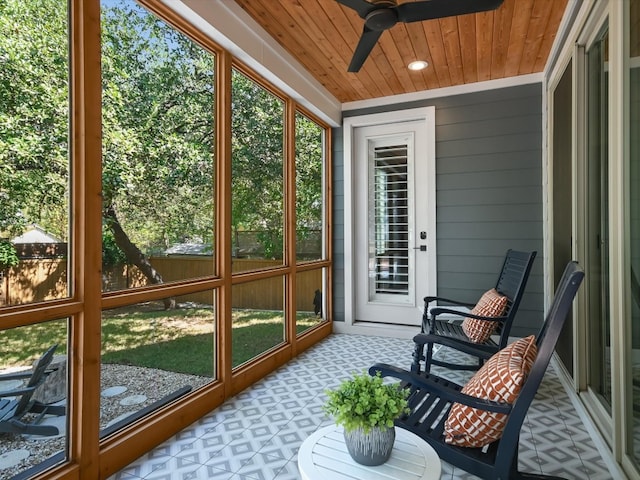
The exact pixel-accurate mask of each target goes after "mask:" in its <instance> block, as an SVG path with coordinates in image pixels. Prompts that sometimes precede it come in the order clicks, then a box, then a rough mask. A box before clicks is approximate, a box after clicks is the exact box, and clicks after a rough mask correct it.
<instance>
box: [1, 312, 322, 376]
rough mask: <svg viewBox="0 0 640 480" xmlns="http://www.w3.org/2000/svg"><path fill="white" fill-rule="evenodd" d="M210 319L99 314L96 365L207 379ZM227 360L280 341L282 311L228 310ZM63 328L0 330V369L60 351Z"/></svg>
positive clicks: (207, 315) (60, 324)
mask: <svg viewBox="0 0 640 480" xmlns="http://www.w3.org/2000/svg"><path fill="white" fill-rule="evenodd" d="M319 321H320V319H318V318H316V317H315V316H314V315H313V313H310V314H302V313H301V314H299V316H298V320H297V331H298V333H300V332H302V331H304V330H306V329H308V328H310V327H312V326H313V325H316V324H317V323H318V322H319ZM213 322H214V315H213V310H212V309H211V308H203V307H190V308H180V309H176V310H170V311H167V310H163V309H162V308H160V307H158V306H157V305H146V306H144V307H141V306H139V305H138V306H136V307H127V308H121V309H116V310H110V311H106V312H104V317H103V324H102V345H103V348H102V361H103V362H104V363H118V364H126V365H137V366H142V367H149V368H159V369H162V370H167V371H172V372H180V373H189V374H194V375H201V376H208V377H211V376H212V375H213V358H214V356H213V351H214V335H213V330H214V323H213ZM232 325H233V330H232V342H233V345H232V362H233V366H234V367H235V366H237V365H240V364H242V363H244V362H246V361H247V360H249V359H251V358H253V357H254V356H256V355H258V354H260V353H262V352H264V351H266V350H268V349H270V348H272V347H274V346H276V345H278V344H280V343H282V341H283V319H282V312H273V311H259V310H237V311H234V312H233V323H232ZM66 337H67V325H66V322H65V321H62V320H58V321H54V322H47V323H44V324H38V325H31V326H27V327H20V328H14V329H11V330H4V331H0V343H1V344H2V347H3V348H2V354H0V368H6V367H9V366H15V365H28V364H29V363H30V362H31V361H33V360H34V359H36V358H37V357H38V356H39V355H40V354H41V353H42V352H44V351H45V350H46V349H47V348H48V347H49V346H50V345H52V344H53V343H58V344H59V345H60V346H59V347H58V352H57V353H65V352H66V346H67V339H66Z"/></svg>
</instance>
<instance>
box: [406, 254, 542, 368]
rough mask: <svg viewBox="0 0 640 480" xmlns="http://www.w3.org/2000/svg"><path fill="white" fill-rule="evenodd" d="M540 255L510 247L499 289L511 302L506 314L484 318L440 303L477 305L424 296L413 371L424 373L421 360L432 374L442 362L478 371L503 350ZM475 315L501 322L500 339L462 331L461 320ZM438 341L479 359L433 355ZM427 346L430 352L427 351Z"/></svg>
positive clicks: (485, 319)
mask: <svg viewBox="0 0 640 480" xmlns="http://www.w3.org/2000/svg"><path fill="white" fill-rule="evenodd" d="M535 258H536V252H535V251H534V252H520V251H516V250H508V251H507V254H506V257H505V259H504V263H503V264H502V270H501V271H500V275H499V276H498V280H497V282H496V285H495V289H496V290H497V292H498V293H499V294H501V295H504V296H506V297H507V305H506V308H505V311H504V313H503V314H502V315H501V316H499V317H483V316H480V315H472V314H470V313H467V312H463V311H460V310H455V309H452V308H447V307H446V306H441V305H440V303H441V302H444V303H446V304H450V305H454V306H463V307H467V308H471V307H473V306H474V305H473V304H469V303H465V302H459V301H456V300H451V299H448V298H442V297H431V296H428V297H424V313H423V316H422V330H421V331H422V333H419V334H418V335H416V336H415V337H413V341H414V343H415V350H414V353H413V363H412V364H411V371H413V372H415V373H420V370H421V363H420V362H421V361H423V360H424V372H425V373H429V372H430V371H431V366H432V365H439V366H441V367H446V368H449V369H452V370H477V369H478V368H480V366H482V364H483V363H484V361H485V360H487V359H488V358H489V357H491V355H493V354H494V353H496V352H497V351H498V350H501V349H503V348H504V347H505V346H506V345H507V342H508V340H509V332H511V326H512V324H513V320H514V318H515V316H516V313H517V311H518V307H519V306H520V301H521V300H522V295H523V294H524V289H525V286H526V285H527V280H528V279H529V273H530V272H531V266H532V265H533V261H534V260H535ZM433 301H438V304H439V305H438V306H437V307H431V308H430V307H429V304H430V303H431V302H433ZM442 314H446V315H449V316H453V317H455V318H453V319H446V320H440V319H438V318H437V317H438V315H442ZM467 317H469V318H475V319H478V320H482V321H486V322H494V323H497V324H498V325H497V328H496V331H495V334H497V335H499V339H498V341H496V340H494V339H493V338H491V337H489V338H488V339H487V340H486V341H484V342H483V343H474V342H472V341H471V340H470V339H469V338H468V337H467V335H466V334H465V333H464V331H463V330H462V323H461V321H457V319H459V320H462V319H464V318H467ZM434 344H439V345H443V346H446V347H450V348H454V349H456V350H459V351H462V352H464V353H467V354H469V355H472V356H474V357H477V358H478V362H477V363H476V364H468V363H462V364H460V363H451V362H447V361H445V360H439V359H435V358H433V346H434ZM425 347H426V354H425V352H424V350H425Z"/></svg>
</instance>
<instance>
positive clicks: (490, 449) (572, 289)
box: [369, 262, 584, 480]
mask: <svg viewBox="0 0 640 480" xmlns="http://www.w3.org/2000/svg"><path fill="white" fill-rule="evenodd" d="M583 278H584V272H583V271H582V269H581V268H580V267H579V266H578V264H577V263H575V262H570V263H569V264H568V265H567V267H566V268H565V271H564V274H563V276H562V279H561V281H560V284H559V285H558V288H557V290H556V295H555V298H554V301H553V303H552V305H551V307H550V309H549V312H548V314H547V318H546V320H545V323H544V324H543V326H542V328H541V329H540V332H539V333H538V335H537V337H536V339H535V342H536V346H537V356H536V357H535V361H534V362H533V365H532V366H531V370H530V373H529V375H528V376H526V378H525V380H524V383H522V386H521V389H520V392H519V393H518V394H517V397H516V398H515V401H513V402H512V403H511V404H509V403H504V402H494V401H490V400H486V399H482V398H476V397H475V396H471V395H466V394H463V393H462V392H461V391H460V390H462V387H461V386H459V385H456V384H455V383H453V382H450V381H448V380H446V379H444V378H441V377H438V376H436V375H433V374H420V375H418V374H415V373H413V372H410V371H407V370H404V369H400V368H397V367H394V366H391V365H386V364H380V363H378V364H375V365H373V366H372V367H371V368H370V369H369V373H370V374H371V375H375V374H376V372H381V374H382V376H385V377H386V376H389V377H395V378H398V379H400V380H401V382H403V384H405V385H408V388H410V389H411V395H410V397H409V402H410V403H409V407H410V409H411V412H410V413H409V414H407V415H404V416H403V417H401V418H400V419H398V420H397V421H396V425H397V426H399V427H402V428H405V429H407V430H409V431H411V432H413V433H415V434H416V435H418V436H420V437H421V438H423V439H424V440H425V441H426V442H427V443H429V444H430V445H431V446H432V447H433V448H434V449H435V450H436V452H437V453H438V455H439V456H440V458H441V459H442V460H444V461H446V462H448V463H450V464H451V465H454V466H456V467H459V468H462V469H463V470H466V471H467V472H470V473H472V474H474V475H477V476H478V477H480V478H484V479H494V480H495V479H500V480H507V479H525V478H526V479H533V478H538V479H552V478H558V477H551V476H545V475H535V474H528V473H521V472H519V471H518V441H519V436H520V429H521V428H522V423H523V421H524V418H525V416H526V413H527V410H528V409H529V405H530V404H531V402H532V401H533V398H534V396H535V394H536V392H537V390H538V387H539V386H540V383H541V382H542V378H543V377H544V374H545V371H546V369H547V366H548V365H549V361H550V359H551V355H552V354H553V351H554V349H555V346H556V343H557V341H558V337H559V335H560V331H561V330H562V326H563V324H564V322H565V319H566V318H567V316H568V313H569V310H570V308H571V305H572V302H573V299H574V297H575V294H576V292H577V290H578V288H579V286H580V284H581V283H582V279H583ZM456 403H457V404H462V405H468V406H469V407H472V408H474V409H477V411H479V412H482V411H484V412H487V411H488V412H497V413H503V414H505V415H506V420H505V422H506V423H505V426H504V430H503V431H502V436H501V438H498V439H497V440H495V441H493V442H491V443H489V444H488V446H486V447H484V448H479V447H477V448H476V447H461V446H455V445H452V444H450V443H447V442H446V441H445V435H444V432H445V423H446V422H447V419H448V417H449V412H450V410H451V408H452V405H453V404H456ZM473 428H475V429H476V431H477V430H481V429H482V428H484V426H482V425H479V426H474V427H473Z"/></svg>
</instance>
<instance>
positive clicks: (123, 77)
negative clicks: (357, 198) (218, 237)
mask: <svg viewBox="0 0 640 480" xmlns="http://www.w3.org/2000/svg"><path fill="white" fill-rule="evenodd" d="M102 49H103V55H102V68H103V70H102V79H103V206H104V210H103V214H104V220H105V224H106V226H107V227H108V229H109V230H110V233H111V234H112V237H113V239H114V240H115V243H116V245H117V246H118V247H119V248H120V249H121V250H122V252H124V255H125V256H126V259H127V261H128V263H131V264H134V265H136V266H138V268H140V270H141V271H142V272H143V273H144V274H145V275H146V276H147V278H149V280H150V281H151V282H152V283H161V282H162V278H161V276H160V275H159V274H158V272H156V271H155V270H154V269H153V268H152V266H151V264H150V263H149V261H148V255H150V254H154V253H158V252H163V251H164V250H166V248H168V247H169V246H171V245H172V244H173V243H176V242H183V241H199V242H205V243H212V241H213V239H212V234H213V198H214V196H213V179H212V178H213V169H214V165H213V161H214V159H213V145H214V141H215V138H214V116H213V112H214V108H213V105H214V92H213V85H214V67H213V65H214V58H213V56H212V55H211V54H210V53H208V52H206V51H205V50H204V49H203V48H201V47H199V46H198V45H196V44H195V43H193V42H192V41H191V40H189V39H188V38H187V37H185V36H184V35H182V34H180V33H178V32H176V31H175V30H173V29H172V28H170V27H169V26H168V25H166V24H165V23H164V22H161V21H160V20H158V19H157V18H156V17H154V16H153V15H151V14H149V13H147V12H146V11H145V10H144V9H142V8H141V7H139V6H137V5H136V4H135V2H133V1H121V2H113V3H112V5H111V6H110V8H106V9H103V14H102Z"/></svg>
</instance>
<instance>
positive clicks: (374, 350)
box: [109, 334, 612, 480]
mask: <svg viewBox="0 0 640 480" xmlns="http://www.w3.org/2000/svg"><path fill="white" fill-rule="evenodd" d="M412 353H413V344H412V342H411V341H410V340H404V339H394V338H386V337H367V336H361V335H337V334H335V335H332V336H330V337H329V338H327V339H326V340H324V341H322V342H321V343H320V344H318V345H316V346H314V347H312V348H311V349H309V350H307V351H306V352H304V353H303V354H301V355H300V356H299V357H298V358H296V359H294V360H292V361H291V362H290V363H289V364H287V365H285V366H283V367H281V368H280V369H278V370H277V371H276V372H274V373H272V374H269V375H268V376H267V377H266V378H264V379H262V380H260V381H259V382H257V383H256V384H255V385H253V386H252V387H250V388H248V389H247V390H245V391H243V392H241V393H239V394H238V395H236V396H235V397H233V398H231V399H229V400H228V401H226V402H225V403H224V404H222V405H221V406H220V407H218V408H217V409H216V410H214V411H213V412H211V413H209V414H207V415H206V416H204V417H202V418H201V419H199V420H198V421H197V422H195V423H194V424H193V425H190V426H189V427H187V428H186V429H184V430H183V431H182V432H179V433H178V434H176V435H175V436H174V437H173V438H172V439H170V440H169V441H167V442H165V443H163V444H162V445H160V446H158V447H157V448H156V449H154V450H153V451H152V452H149V453H148V454H147V455H145V456H143V457H142V458H140V459H138V460H137V461H135V462H133V463H132V464H131V465H129V466H128V467H127V468H125V469H123V470H122V471H121V472H119V473H118V474H116V475H113V476H112V477H111V478H110V479H109V480H138V479H145V480H164V479H166V480H173V479H181V480H186V479H193V480H200V479H219V480H299V479H300V478H301V477H300V474H299V472H298V466H297V452H298V449H299V448H300V445H301V443H302V442H303V441H304V439H305V438H307V437H308V436H309V435H310V434H311V433H313V432H314V431H316V430H317V429H318V428H321V427H322V426H324V425H328V424H331V423H332V420H331V419H330V418H329V417H327V416H326V415H325V414H324V412H323V411H322V405H323V402H324V401H325V399H326V394H325V393H324V391H325V390H326V389H329V388H334V387H336V386H337V385H338V384H339V383H340V382H341V381H342V380H344V379H346V378H349V377H350V376H351V375H352V374H353V373H360V372H362V371H364V370H366V369H367V368H368V367H369V366H371V364H373V363H375V362H384V363H390V364H393V365H398V366H403V367H405V368H408V366H409V365H410V363H411V354H412ZM438 355H439V356H443V357H445V356H449V355H452V352H451V351H447V349H442V350H441V351H440V352H438ZM441 371H443V372H444V371H446V370H441ZM434 373H438V370H437V368H434ZM447 373H448V375H449V378H452V372H450V371H448V372H447ZM471 374H472V373H468V372H457V373H455V372H453V375H456V376H455V381H457V382H458V383H462V384H463V383H464V382H465V381H466V379H468V378H469V377H470V376H471ZM519 452H520V453H519V457H520V469H521V470H524V471H529V472H532V473H540V472H543V473H545V474H556V475H560V476H564V477H566V478H569V479H573V478H579V479H589V480H610V479H612V476H611V474H610V473H609V471H608V470H607V468H606V464H605V462H604V461H603V459H602V458H601V456H600V454H599V452H598V450H597V449H596V447H595V445H594V443H593V441H592V440H591V439H590V437H589V434H588V432H587V429H586V428H585V427H584V425H583V424H582V421H581V420H580V417H579V416H578V414H577V413H576V412H575V409H574V407H573V405H572V404H571V401H570V399H569V397H568V396H567V394H566V392H565V391H564V388H563V386H562V384H561V383H560V381H559V380H558V378H557V376H556V373H555V371H554V370H553V368H552V367H550V368H549V370H548V371H547V375H546V377H545V379H544V381H543V384H542V386H541V388H540V391H539V393H538V395H537V396H536V399H535V400H534V402H533V403H532V405H531V408H530V409H529V413H528V415H527V418H526V420H525V423H524V424H523V430H522V433H521V438H520V450H519ZM441 478H442V479H446V480H463V479H464V480H467V479H469V480H472V479H475V478H477V477H475V476H473V475H470V474H468V473H467V472H464V471H462V470H460V469H459V468H454V467H453V466H451V465H448V464H447V463H443V465H442V476H441ZM327 480H330V479H327Z"/></svg>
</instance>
